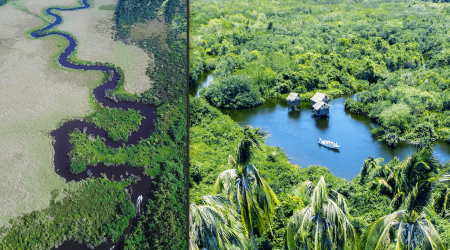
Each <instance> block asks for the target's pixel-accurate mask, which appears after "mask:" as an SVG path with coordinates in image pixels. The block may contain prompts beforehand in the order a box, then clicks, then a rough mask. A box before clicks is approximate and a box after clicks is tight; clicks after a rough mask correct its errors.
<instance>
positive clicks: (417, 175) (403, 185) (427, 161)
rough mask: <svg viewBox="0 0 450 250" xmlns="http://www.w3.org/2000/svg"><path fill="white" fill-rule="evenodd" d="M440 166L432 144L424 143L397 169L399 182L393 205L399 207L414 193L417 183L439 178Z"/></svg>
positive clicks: (433, 180)
mask: <svg viewBox="0 0 450 250" xmlns="http://www.w3.org/2000/svg"><path fill="white" fill-rule="evenodd" d="M440 167H441V165H440V164H439V162H438V160H437V159H436V157H435V156H434V155H433V148H432V147H431V145H430V144H425V145H423V146H422V147H421V148H420V149H418V150H417V151H416V152H415V153H414V154H413V155H412V156H411V157H406V158H405V159H404V160H403V161H402V162H401V163H400V165H399V167H398V168H397V171H396V175H397V176H396V179H397V182H398V184H397V185H396V190H395V191H394V194H395V195H394V198H393V199H392V202H391V205H393V206H394V208H395V209H398V208H399V207H400V206H401V204H403V203H404V202H405V200H406V198H407V197H408V195H409V194H410V193H412V191H413V190H414V188H415V186H416V184H419V186H420V185H421V184H422V183H424V182H428V181H432V182H435V181H436V180H437V179H439V178H440V177H441V172H440Z"/></svg>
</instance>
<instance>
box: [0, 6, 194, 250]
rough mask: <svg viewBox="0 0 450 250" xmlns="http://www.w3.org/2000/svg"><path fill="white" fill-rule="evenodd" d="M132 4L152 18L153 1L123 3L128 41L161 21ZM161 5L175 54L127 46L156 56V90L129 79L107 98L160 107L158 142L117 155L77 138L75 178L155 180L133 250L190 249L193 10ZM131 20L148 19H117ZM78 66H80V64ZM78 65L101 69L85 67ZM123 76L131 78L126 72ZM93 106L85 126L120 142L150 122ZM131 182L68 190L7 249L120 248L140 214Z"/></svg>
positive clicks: (6, 234)
mask: <svg viewBox="0 0 450 250" xmlns="http://www.w3.org/2000/svg"><path fill="white" fill-rule="evenodd" d="M124 2H128V4H130V5H131V6H136V7H137V8H136V9H135V10H143V11H144V12H145V8H140V7H139V6H141V7H142V6H144V4H145V6H149V4H148V1H146V2H145V3H144V2H143V1H119V4H118V5H117V8H116V17H115V18H116V23H117V24H118V25H117V29H119V30H118V32H119V33H120V32H123V33H120V35H119V36H118V37H117V38H118V39H124V40H127V39H128V34H129V29H130V28H131V25H132V24H133V23H135V22H138V21H139V22H145V21H146V20H147V19H151V18H154V17H155V15H147V14H148V13H144V12H142V13H141V12H139V13H140V14H139V13H138V12H127V10H125V9H126V4H124ZM153 4H154V6H153ZM161 5H162V2H160V3H153V2H152V3H151V4H150V6H151V7H150V9H154V10H158V11H160V13H161V14H163V15H166V16H165V20H166V22H168V25H167V26H168V27H170V28H169V29H168V30H167V33H168V34H167V39H166V41H165V42H166V43H167V45H168V47H169V50H167V49H166V48H165V47H164V48H162V47H161V44H160V43H159V40H155V39H153V38H148V39H143V40H134V41H127V42H133V43H134V44H136V45H138V46H140V47H141V48H142V49H144V50H145V51H147V52H148V53H149V54H151V55H152V56H154V58H155V64H156V65H157V67H153V66H152V65H148V70H147V72H146V74H147V75H148V76H149V77H150V78H151V79H152V81H153V82H154V86H153V88H152V89H150V90H148V91H147V92H145V93H143V94H141V95H140V96H136V95H131V94H128V93H126V92H125V91H124V89H123V86H124V84H126V82H125V81H124V79H121V81H119V83H118V86H117V87H116V89H114V90H113V91H109V92H107V93H106V95H107V97H110V98H111V99H113V100H115V101H134V102H142V103H145V104H149V105H153V106H157V118H156V121H155V122H156V123H155V128H154V132H153V133H152V136H151V137H150V138H143V139H142V140H141V141H140V142H139V143H137V144H135V145H132V146H128V147H121V148H118V149H112V148H109V147H106V146H105V144H104V142H103V140H102V139H100V138H99V137H97V138H94V137H92V136H89V135H88V134H86V133H85V132H84V131H73V132H72V133H71V134H70V142H71V144H72V146H73V149H72V151H71V152H70V155H71V158H72V161H71V171H72V172H73V173H80V172H83V171H85V168H86V165H92V164H95V163H98V162H105V163H106V164H109V165H114V164H127V165H128V166H130V167H141V168H143V170H144V171H145V172H146V173H147V174H148V175H151V176H153V177H154V181H153V184H154V190H153V191H152V192H151V196H152V197H153V199H150V200H148V202H147V203H146V204H142V208H143V211H142V213H141V217H140V218H139V220H138V222H137V226H136V227H135V228H134V229H133V230H132V232H131V233H130V234H129V235H128V236H126V241H125V243H124V248H125V249H186V248H187V241H186V236H187V233H188V232H187V219H188V217H187V214H186V211H187V208H188V203H187V188H186V183H187V176H186V174H187V173H186V172H187V171H186V170H187V169H186V168H187V162H186V157H187V155H186V152H187V148H186V147H187V144H186V140H187V138H186V137H187V131H186V127H187V117H186V113H187V100H186V91H187V86H186V84H187V82H186V76H187V71H186V68H187V54H186V45H187V37H186V36H184V37H182V36H180V34H183V33H184V34H186V32H187V27H186V2H184V1H169V2H166V3H165V4H164V8H163V9H160V6H161ZM155 6H156V7H155ZM161 10H163V11H161ZM125 12H127V13H129V14H130V15H141V16H140V18H135V17H136V16H133V17H132V18H130V19H126V18H125V19H124V18H123V16H120V14H119V15H118V14H117V13H125ZM142 17H145V18H142ZM174 20H175V21H174ZM71 60H72V61H77V59H76V58H71ZM77 63H83V64H84V63H87V64H93V62H82V61H79V60H78V61H77ZM104 65H109V66H114V65H111V64H104ZM117 70H118V71H119V72H120V73H121V74H122V75H123V72H122V70H121V69H120V68H117ZM106 77H107V76H106V75H105V79H106ZM91 104H92V103H91ZM93 106H94V110H95V111H94V113H92V114H91V115H89V116H86V117H85V119H86V120H87V121H89V122H92V123H93V124H94V125H96V126H97V127H100V128H102V129H104V130H106V131H107V132H108V137H110V138H111V139H112V140H118V141H126V140H127V138H128V134H129V133H131V132H132V131H135V130H136V129H137V127H138V126H139V125H140V122H141V121H142V119H146V117H143V116H142V115H140V114H139V113H138V112H137V111H134V110H120V109H109V108H104V107H101V106H99V105H98V104H95V103H93ZM130 181H131V180H130ZM130 181H127V180H125V181H121V182H115V181H110V180H107V179H103V178H99V179H87V180H83V181H81V182H80V183H79V184H78V186H77V185H75V186H76V187H78V188H77V189H70V190H67V192H66V193H64V194H63V195H62V196H63V198H58V199H55V201H54V202H53V201H52V203H51V204H50V206H49V208H48V209H46V210H41V211H37V212H35V213H31V214H27V215H24V216H23V217H20V218H18V219H17V220H15V221H12V227H11V228H4V229H1V230H2V231H1V234H0V240H1V243H0V245H1V247H0V249H51V248H53V247H54V246H55V245H57V244H60V243H61V242H62V241H66V240H77V241H79V242H83V243H85V244H88V245H89V246H97V245H99V244H100V243H101V242H104V241H108V242H117V240H118V239H119V238H120V236H121V235H122V234H123V231H124V229H125V228H126V227H127V226H128V225H129V219H130V218H131V217H134V214H135V210H134V206H133V204H132V203H130V198H129V195H128V191H127V186H128V185H129V183H130ZM64 196H65V197H64ZM133 202H134V201H133ZM131 215H132V216H131Z"/></svg>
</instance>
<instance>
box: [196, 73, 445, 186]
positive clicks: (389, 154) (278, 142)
mask: <svg viewBox="0 0 450 250" xmlns="http://www.w3.org/2000/svg"><path fill="white" fill-rule="evenodd" d="M208 78H209V80H210V81H212V79H211V78H212V74H211V73H209V77H206V78H205V77H204V76H203V78H202V79H208ZM208 84H209V83H208ZM348 97H351V96H346V97H341V98H337V99H334V100H332V101H331V102H330V105H331V106H332V109H331V110H330V118H328V119H315V118H313V117H312V116H311V103H310V102H303V103H302V106H301V108H300V109H298V110H292V109H291V110H289V109H288V105H287V102H286V101H285V100H276V99H268V100H266V101H265V102H264V103H263V104H262V105H260V106H257V107H253V108H249V109H238V110H229V109H221V111H222V113H223V114H226V115H229V116H230V117H231V118H232V119H233V120H234V121H236V122H238V123H239V125H241V126H245V125H251V126H253V127H260V128H263V129H265V130H268V131H269V134H270V137H268V138H267V141H266V144H267V145H271V146H277V147H280V148H282V149H283V150H284V152H285V153H286V154H287V156H288V157H289V158H290V161H291V162H292V163H293V164H298V165H300V166H301V167H307V166H310V165H321V166H325V167H327V168H329V169H330V170H331V172H332V173H333V174H334V175H336V176H337V177H341V178H345V179H347V180H351V179H352V178H353V177H355V176H356V175H357V174H359V172H360V170H361V166H362V164H363V162H364V160H365V159H366V158H367V157H369V156H371V155H372V156H374V157H376V158H383V159H384V162H385V163H387V162H388V161H390V160H392V159H393V158H394V157H395V156H397V157H399V159H400V160H403V159H404V158H405V157H406V156H408V155H411V154H412V153H413V151H414V150H415V148H416V146H415V145H411V144H407V143H399V144H398V145H397V146H396V147H394V148H393V147H389V146H388V145H387V144H386V143H384V142H379V141H377V140H376V139H374V138H373V137H372V136H371V133H370V130H371V129H372V128H373V127H375V126H377V124H376V123H374V122H372V121H371V120H370V119H369V118H368V117H366V116H363V115H355V114H351V113H350V112H348V111H346V110H345V107H344V102H345V98H348ZM319 138H322V139H326V140H331V141H335V142H337V143H338V144H339V145H340V146H341V147H340V150H339V151H336V150H332V149H328V148H325V147H323V146H320V145H319V144H318V143H317V140H318V139H319ZM434 153H435V155H436V156H437V158H438V159H439V160H440V161H441V162H446V161H448V160H450V145H449V144H448V143H445V142H436V143H435V144H434Z"/></svg>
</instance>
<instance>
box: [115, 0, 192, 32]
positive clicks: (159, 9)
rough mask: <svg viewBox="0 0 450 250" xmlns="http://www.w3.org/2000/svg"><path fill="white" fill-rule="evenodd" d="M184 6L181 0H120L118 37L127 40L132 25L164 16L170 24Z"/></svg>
mask: <svg viewBox="0 0 450 250" xmlns="http://www.w3.org/2000/svg"><path fill="white" fill-rule="evenodd" d="M181 4H183V1H182V0H181V1H180V0H170V1H169V0H156V1H152V2H149V1H147V0H119V2H118V3H117V7H116V10H115V21H116V25H117V31H118V36H119V37H121V38H126V37H127V36H128V35H129V32H130V27H131V25H133V24H135V23H137V22H146V21H147V20H152V19H154V18H156V16H157V15H160V16H161V15H163V16H164V17H165V19H166V21H167V22H168V23H169V24H170V23H171V22H172V20H173V19H176V18H177V17H176V16H177V14H180V13H179V10H178V8H179V7H180V5H181ZM184 4H185V2H184Z"/></svg>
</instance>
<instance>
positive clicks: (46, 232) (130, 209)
mask: <svg viewBox="0 0 450 250" xmlns="http://www.w3.org/2000/svg"><path fill="white" fill-rule="evenodd" d="M128 184H129V182H127V181H121V182H115V181H109V180H107V179H103V178H100V179H87V180H86V181H83V183H82V185H81V187H80V188H79V189H78V190H67V191H64V193H61V194H59V192H58V191H55V192H53V193H52V197H53V198H52V200H51V202H50V206H49V208H47V209H44V210H41V211H35V212H32V213H30V214H27V215H24V216H22V217H19V218H17V219H15V220H12V221H11V222H12V227H11V229H7V228H2V229H1V231H3V232H6V235H5V236H4V237H3V238H2V239H1V241H0V242H1V244H0V249H2V250H3V249H4V250H6V249H50V248H52V247H54V246H55V245H60V244H61V243H62V242H63V241H66V240H76V241H79V242H85V243H87V244H88V245H90V246H94V247H95V246H98V245H99V244H101V243H102V242H103V241H104V240H105V239H106V240H108V241H112V242H117V240H118V239H119V237H120V236H121V235H122V234H123V231H124V230H125V228H126V227H128V223H129V220H130V218H131V217H134V216H135V214H136V209H135V208H134V206H133V204H132V203H131V202H130V201H129V200H130V196H129V194H128V192H127V190H125V188H126V186H127V185H128ZM61 197H64V198H61ZM122 208H126V209H122Z"/></svg>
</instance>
